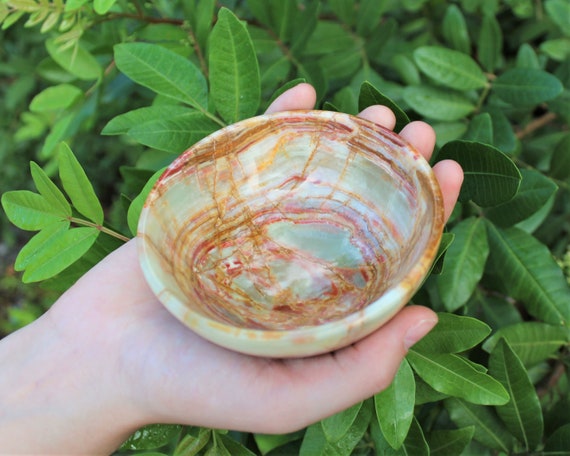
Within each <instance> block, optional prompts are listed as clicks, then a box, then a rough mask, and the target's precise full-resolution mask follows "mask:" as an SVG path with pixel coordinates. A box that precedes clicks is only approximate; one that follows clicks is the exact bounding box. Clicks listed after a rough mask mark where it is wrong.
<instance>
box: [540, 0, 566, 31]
mask: <svg viewBox="0 0 570 456" xmlns="http://www.w3.org/2000/svg"><path fill="white" fill-rule="evenodd" d="M544 9H545V10H546V14H547V15H548V17H549V18H550V19H551V20H552V21H553V22H554V23H555V24H556V25H557V26H558V28H559V29H560V31H561V32H562V33H563V34H565V35H566V36H570V31H569V30H568V18H570V4H569V3H568V2H567V1H565V0H546V2H544Z"/></svg>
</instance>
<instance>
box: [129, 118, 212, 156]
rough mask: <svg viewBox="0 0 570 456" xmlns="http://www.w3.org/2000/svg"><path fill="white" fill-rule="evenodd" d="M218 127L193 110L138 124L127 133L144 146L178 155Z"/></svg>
mask: <svg viewBox="0 0 570 456" xmlns="http://www.w3.org/2000/svg"><path fill="white" fill-rule="evenodd" d="M218 128H219V125H218V124H216V123H215V122H214V121H212V120H210V119H209V118H208V117H206V116H205V115H204V114H202V113H201V112H196V111H193V112H189V113H187V114H182V115H179V116H175V117H174V116H172V117H171V116H168V117H166V118H164V119H160V120H151V121H149V122H145V123H143V124H139V125H137V126H134V127H132V128H131V129H130V130H129V131H128V135H129V136H130V137H131V138H133V139H134V140H135V141H137V142H139V143H141V144H144V145H145V146H148V147H152V148H154V149H158V150H163V151H165V152H170V153H173V154H176V155H179V154H181V153H182V152H184V151H185V150H186V149H188V148H189V147H190V146H191V145H193V144H194V143H195V142H197V141H199V140H200V139H202V138H204V137H206V136H208V135H209V134H210V133H213V132H214V131H216V130H217V129H218Z"/></svg>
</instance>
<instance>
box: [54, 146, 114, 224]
mask: <svg viewBox="0 0 570 456" xmlns="http://www.w3.org/2000/svg"><path fill="white" fill-rule="evenodd" d="M59 177H60V179H61V183H62V185H63V188H64V189H65V192H66V193H67V195H68V196H69V198H70V199H71V202H72V204H73V206H74V207H75V209H77V210H78V211H79V212H80V213H81V214H82V215H84V216H85V217H87V218H88V219H89V220H91V221H92V222H94V223H96V224H98V225H101V224H103V218H104V214H103V207H102V206H101V203H100V202H99V199H98V198H97V195H95V191H94V190H93V186H92V185H91V182H90V181H89V179H88V178H87V175H86V174H85V171H84V170H83V168H82V167H81V165H80V164H79V162H78V161H77V158H75V155H73V152H71V149H70V148H69V146H68V145H67V144H65V143H62V144H61V146H60V148H59Z"/></svg>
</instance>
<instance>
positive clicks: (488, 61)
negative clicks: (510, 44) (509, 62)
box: [477, 13, 503, 73]
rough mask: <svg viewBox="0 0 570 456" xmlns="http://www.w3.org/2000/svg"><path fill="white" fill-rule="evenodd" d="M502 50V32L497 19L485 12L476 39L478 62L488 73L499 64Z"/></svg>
mask: <svg viewBox="0 0 570 456" xmlns="http://www.w3.org/2000/svg"><path fill="white" fill-rule="evenodd" d="M502 51H503V32H502V31H501V26H500V25H499V23H498V22H497V19H496V18H495V16H493V15H492V14H489V13H486V14H485V15H484V17H483V23H482V24H481V29H480V31H479V39H478V40H477V54H478V57H479V62H480V63H481V65H482V66H483V68H484V69H485V70H486V71H488V72H489V73H493V72H494V71H495V69H496V68H497V67H498V66H499V65H500V63H501V58H502Z"/></svg>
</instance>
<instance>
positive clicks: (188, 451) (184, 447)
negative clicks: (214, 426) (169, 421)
mask: <svg viewBox="0 0 570 456" xmlns="http://www.w3.org/2000/svg"><path fill="white" fill-rule="evenodd" d="M211 438H212V431H211V430H210V429H206V428H201V429H200V431H199V433H198V435H191V434H188V435H186V436H184V438H183V439H182V440H181V441H180V443H179V444H178V445H177V446H176V449H175V450H174V453H173V456H196V455H198V454H199V453H200V451H201V450H202V449H203V448H204V447H205V446H206V445H207V444H208V442H209V441H210V439H211Z"/></svg>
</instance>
